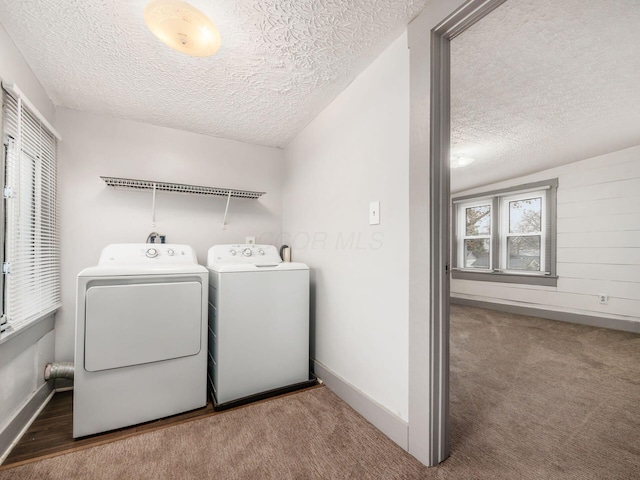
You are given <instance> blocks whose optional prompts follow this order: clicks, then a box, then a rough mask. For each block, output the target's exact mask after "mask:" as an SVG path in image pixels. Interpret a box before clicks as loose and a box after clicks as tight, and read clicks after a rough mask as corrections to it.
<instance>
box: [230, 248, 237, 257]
mask: <svg viewBox="0 0 640 480" xmlns="http://www.w3.org/2000/svg"><path fill="white" fill-rule="evenodd" d="M229 253H230V254H231V255H233V256H234V257H235V256H236V251H235V250H233V249H232V250H229Z"/></svg>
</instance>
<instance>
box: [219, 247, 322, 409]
mask: <svg viewBox="0 0 640 480" xmlns="http://www.w3.org/2000/svg"><path fill="white" fill-rule="evenodd" d="M207 267H208V269H209V370H208V373H209V383H210V388H211V391H212V395H213V397H214V405H215V406H216V408H218V409H220V408H225V407H228V406H233V405H236V404H240V403H245V402H247V401H250V400H253V399H257V398H262V397H265V396H269V395H272V394H275V393H279V392H281V391H284V390H286V389H289V390H293V389H295V388H299V387H301V386H305V385H307V384H310V382H313V380H310V375H309V267H307V265H305V264H302V263H290V262H287V263H284V262H282V260H281V259H280V256H279V255H278V251H277V250H276V248H275V247H274V246H272V245H251V244H247V245H244V244H243V245H216V246H214V247H212V248H211V249H209V255H208V258H207Z"/></svg>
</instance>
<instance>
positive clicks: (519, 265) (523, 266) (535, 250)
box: [507, 235, 540, 272]
mask: <svg viewBox="0 0 640 480" xmlns="http://www.w3.org/2000/svg"><path fill="white" fill-rule="evenodd" d="M507 269H508V270H529V271H534V272H539V271H540V236H538V235H531V236H527V237H509V238H508V239H507Z"/></svg>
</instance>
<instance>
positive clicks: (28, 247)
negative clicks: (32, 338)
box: [3, 91, 60, 330]
mask: <svg viewBox="0 0 640 480" xmlns="http://www.w3.org/2000/svg"><path fill="white" fill-rule="evenodd" d="M25 103H27V102H23V101H22V99H21V98H20V96H18V95H12V94H10V93H8V92H6V91H5V92H4V118H3V120H4V133H5V136H4V141H5V144H6V145H7V147H6V158H5V162H6V165H5V171H6V177H5V188H4V197H5V216H6V221H5V229H6V230H5V252H6V254H5V263H4V264H3V271H4V273H5V275H4V277H5V297H4V298H5V312H6V317H7V320H8V323H9V325H10V326H11V327H13V329H16V330H17V329H19V328H21V327H23V326H24V325H26V324H28V323H30V322H31V321H33V320H36V319H37V318H40V317H42V316H43V315H45V314H47V313H50V312H52V311H53V310H55V309H57V308H58V307H59V306H60V249H59V244H60V242H59V234H58V209H57V207H58V205H57V198H56V138H55V137H54V135H53V134H52V133H51V132H50V131H49V130H48V129H47V128H46V127H45V126H44V125H43V123H42V122H41V121H40V120H39V119H38V116H37V115H36V114H34V113H33V112H31V111H30V110H29V109H28V108H27V106H26V105H25Z"/></svg>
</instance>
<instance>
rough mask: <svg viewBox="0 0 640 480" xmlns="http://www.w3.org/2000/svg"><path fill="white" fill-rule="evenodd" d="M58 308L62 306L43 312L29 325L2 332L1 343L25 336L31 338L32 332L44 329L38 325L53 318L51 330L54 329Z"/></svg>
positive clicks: (36, 332) (0, 335)
mask: <svg viewBox="0 0 640 480" xmlns="http://www.w3.org/2000/svg"><path fill="white" fill-rule="evenodd" d="M58 308H60V307H59V306H58V307H55V308H54V309H53V310H51V311H48V312H45V313H43V314H42V315H40V316H39V317H38V318H36V319H34V320H31V321H30V322H29V323H28V324H27V325H24V326H22V327H21V328H19V329H17V330H13V329H9V330H7V331H6V332H2V333H1V334H0V345H3V344H5V343H7V342H13V340H14V339H18V338H22V337H25V336H26V337H28V338H31V337H32V336H33V335H32V334H34V333H35V334H36V335H37V334H38V333H39V332H40V331H41V330H42V328H36V327H37V326H38V325H40V324H41V323H43V322H44V321H45V320H47V319H51V328H50V329H49V330H53V317H54V315H55V313H56V312H57V311H58ZM47 331H48V330H47ZM45 333H46V332H45ZM27 342H28V340H27Z"/></svg>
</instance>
